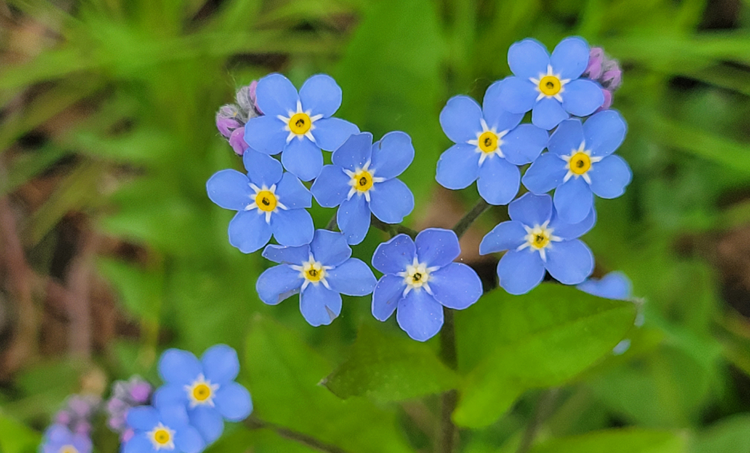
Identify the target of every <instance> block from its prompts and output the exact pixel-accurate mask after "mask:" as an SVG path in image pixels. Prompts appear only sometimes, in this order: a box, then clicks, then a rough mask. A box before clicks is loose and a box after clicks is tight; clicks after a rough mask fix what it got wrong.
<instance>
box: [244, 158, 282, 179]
mask: <svg viewBox="0 0 750 453" xmlns="http://www.w3.org/2000/svg"><path fill="white" fill-rule="evenodd" d="M242 163H243V164H244V165H245V170H247V177H248V178H250V182H252V183H253V184H255V185H256V186H263V185H265V186H266V187H271V186H272V185H274V184H276V183H277V182H279V179H281V173H282V172H283V170H282V168H281V163H280V162H279V161H278V160H276V159H274V158H273V157H271V156H269V155H268V154H263V153H259V152H258V151H254V150H252V149H248V150H247V151H246V152H245V154H243V155H242Z"/></svg>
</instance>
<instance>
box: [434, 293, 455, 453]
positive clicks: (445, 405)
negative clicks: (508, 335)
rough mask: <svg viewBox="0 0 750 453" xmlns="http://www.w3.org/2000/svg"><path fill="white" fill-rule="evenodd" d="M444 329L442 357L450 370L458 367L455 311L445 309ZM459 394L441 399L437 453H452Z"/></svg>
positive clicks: (441, 332) (453, 392) (442, 333)
mask: <svg viewBox="0 0 750 453" xmlns="http://www.w3.org/2000/svg"><path fill="white" fill-rule="evenodd" d="M443 317H444V319H445V321H444V322H443V328H442V329H440V357H441V358H442V359H443V362H444V363H445V365H446V366H448V367H449V368H450V369H452V370H455V369H456V368H457V367H458V359H457V355H456V331H455V329H454V327H453V310H451V309H449V308H445V307H443ZM457 401H458V394H457V392H456V390H449V391H447V392H445V393H443V396H442V397H441V410H440V433H439V435H440V443H439V444H438V446H437V448H436V451H437V452H439V453H452V452H453V446H454V442H455V439H456V425H454V424H453V419H452V418H451V415H452V414H453V411H454V410H455V409H456V403H457Z"/></svg>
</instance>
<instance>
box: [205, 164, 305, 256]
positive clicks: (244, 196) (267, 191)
mask: <svg viewBox="0 0 750 453" xmlns="http://www.w3.org/2000/svg"><path fill="white" fill-rule="evenodd" d="M242 160H243V162H244V163H245V169H246V170H247V176H246V175H243V174H242V173H240V172H238V171H236V170H221V171H219V172H217V173H215V174H214V175H213V176H211V179H209V180H208V182H207V183H206V190H207V191H208V197H209V198H210V199H211V201H213V202H214V203H216V204H217V205H219V206H221V207H222V208H224V209H231V210H233V211H237V215H235V216H234V218H233V219H232V221H231V222H229V243H230V244H232V245H233V246H235V247H237V248H238V249H240V251H241V252H242V253H252V252H254V251H256V250H260V249H261V248H262V247H263V246H264V245H266V244H267V243H268V240H269V239H271V234H273V236H274V237H275V238H276V240H277V241H278V242H279V244H283V245H291V246H298V245H302V244H307V243H309V242H310V241H311V240H312V237H313V233H314V231H315V227H314V226H313V221H312V217H310V213H308V212H307V211H306V210H305V208H309V207H310V206H312V196H311V195H310V192H309V191H308V190H307V188H306V187H305V186H304V185H303V184H302V183H301V182H300V180H299V179H297V178H296V177H295V176H294V175H292V174H291V173H283V172H282V169H281V164H280V163H279V161H277V160H276V159H274V158H273V157H271V156H268V155H265V154H261V153H259V152H256V151H253V150H252V149H248V150H247V151H246V152H245V154H244V155H243V156H242ZM282 173H283V174H282Z"/></svg>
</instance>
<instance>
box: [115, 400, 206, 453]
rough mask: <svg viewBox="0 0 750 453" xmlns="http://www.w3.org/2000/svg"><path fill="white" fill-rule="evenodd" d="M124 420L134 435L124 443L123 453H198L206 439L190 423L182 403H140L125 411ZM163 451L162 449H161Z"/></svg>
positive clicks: (203, 446)
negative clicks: (125, 419) (142, 404)
mask: <svg viewBox="0 0 750 453" xmlns="http://www.w3.org/2000/svg"><path fill="white" fill-rule="evenodd" d="M127 422H128V425H130V427H131V428H133V430H134V431H135V435H134V436H133V437H132V438H131V439H130V440H129V441H127V442H126V443H125V446H124V447H123V450H122V451H123V453H155V452H161V451H162V450H164V451H166V452H176V453H199V452H201V451H203V449H204V448H205V447H206V443H205V442H204V440H203V438H202V437H201V435H200V433H199V432H198V430H196V429H195V428H194V427H192V426H191V425H190V422H189V420H188V415H187V412H186V411H185V406H183V405H159V404H157V405H156V406H139V407H134V408H132V409H130V410H129V411H128V415H127ZM162 453H164V452H162Z"/></svg>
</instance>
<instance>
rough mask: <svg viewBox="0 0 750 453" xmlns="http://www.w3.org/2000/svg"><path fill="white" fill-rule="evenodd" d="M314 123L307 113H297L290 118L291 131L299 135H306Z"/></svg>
mask: <svg viewBox="0 0 750 453" xmlns="http://www.w3.org/2000/svg"><path fill="white" fill-rule="evenodd" d="M311 126H312V121H311V120H310V115H308V114H307V113H295V114H294V115H292V117H291V118H289V130H290V131H291V132H292V133H294V134H297V135H304V134H306V133H307V131H309V130H310V127H311Z"/></svg>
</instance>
